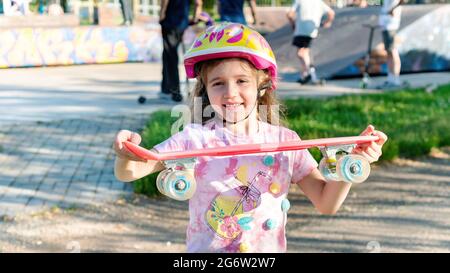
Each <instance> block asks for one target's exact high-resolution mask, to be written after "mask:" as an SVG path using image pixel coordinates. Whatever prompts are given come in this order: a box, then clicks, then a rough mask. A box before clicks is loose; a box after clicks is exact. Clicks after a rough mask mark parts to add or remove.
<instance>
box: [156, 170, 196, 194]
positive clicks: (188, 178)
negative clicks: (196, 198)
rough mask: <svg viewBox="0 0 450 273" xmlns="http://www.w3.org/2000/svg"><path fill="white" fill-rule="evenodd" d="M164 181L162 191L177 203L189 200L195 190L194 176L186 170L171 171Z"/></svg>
mask: <svg viewBox="0 0 450 273" xmlns="http://www.w3.org/2000/svg"><path fill="white" fill-rule="evenodd" d="M164 180H165V181H164V182H165V183H164V191H165V192H166V193H167V195H168V196H169V197H171V198H173V199H175V200H179V201H183V200H187V199H190V198H191V197H192V196H193V195H194V193H195V190H196V188H197V184H196V183H195V178H194V176H193V175H192V174H191V172H189V171H186V170H183V171H179V170H176V171H173V172H171V173H170V174H169V175H168V176H167V177H166V178H165V179H164Z"/></svg>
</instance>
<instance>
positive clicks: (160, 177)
mask: <svg viewBox="0 0 450 273" xmlns="http://www.w3.org/2000/svg"><path fill="white" fill-rule="evenodd" d="M170 172H171V170H167V169H166V170H163V171H161V172H160V173H159V174H158V177H157V178H156V188H157V189H158V191H159V192H160V193H162V194H164V195H166V196H167V194H166V192H165V191H164V184H165V182H164V181H165V179H166V177H167V175H168V174H170Z"/></svg>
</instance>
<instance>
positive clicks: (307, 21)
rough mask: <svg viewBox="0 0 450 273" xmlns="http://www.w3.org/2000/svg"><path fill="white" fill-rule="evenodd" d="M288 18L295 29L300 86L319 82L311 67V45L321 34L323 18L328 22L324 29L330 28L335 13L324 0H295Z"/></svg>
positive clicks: (294, 42) (294, 41)
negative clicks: (320, 28)
mask: <svg viewBox="0 0 450 273" xmlns="http://www.w3.org/2000/svg"><path fill="white" fill-rule="evenodd" d="M286 15H287V18H288V20H289V22H290V23H291V25H292V27H293V28H294V38H293V41H292V44H293V45H294V46H296V47H297V48H298V51H297V56H298V58H299V59H300V77H299V79H298V80H297V82H298V83H300V84H306V83H309V82H313V83H316V82H318V79H317V76H316V73H315V69H314V67H313V66H312V65H311V56H310V45H311V41H312V40H313V39H315V38H316V37H317V35H318V33H319V27H320V26H321V24H322V23H321V21H322V17H323V16H324V15H326V20H325V21H324V22H323V24H322V27H324V28H329V27H330V26H331V24H332V22H333V20H334V11H333V10H332V9H331V8H330V7H329V6H328V5H327V4H325V3H324V2H323V1H322V0H294V4H293V5H292V7H291V8H290V9H289V11H288V12H287V14H286Z"/></svg>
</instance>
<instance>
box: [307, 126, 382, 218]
mask: <svg viewBox="0 0 450 273" xmlns="http://www.w3.org/2000/svg"><path fill="white" fill-rule="evenodd" d="M361 135H362V136H364V135H376V136H378V137H379V140H378V141H376V142H371V143H370V144H364V145H361V146H357V147H356V148H355V149H354V150H353V153H355V154H359V155H362V156H364V157H365V158H366V159H367V160H368V161H369V162H370V163H372V162H375V161H377V160H378V158H379V157H380V156H381V147H382V146H383V144H384V143H385V142H386V140H387V136H386V135H385V134H384V133H383V132H381V131H376V130H375V127H373V126H372V125H369V126H368V127H367V128H366V130H364V131H363V132H362V133H361ZM299 186H300V189H301V190H302V191H303V192H304V193H305V194H306V196H307V197H308V198H309V199H310V200H311V202H312V203H313V205H314V206H315V207H316V209H317V210H318V211H319V212H320V213H322V214H335V213H336V212H337V211H338V210H339V208H340V207H341V205H342V203H344V200H345V198H346V197H347V194H348V192H349V191H350V188H351V184H350V183H345V182H326V181H325V179H324V178H323V176H322V174H321V173H320V172H319V170H318V169H314V170H313V171H312V172H311V173H310V174H309V175H308V176H306V177H305V178H304V179H302V180H301V181H300V183H299Z"/></svg>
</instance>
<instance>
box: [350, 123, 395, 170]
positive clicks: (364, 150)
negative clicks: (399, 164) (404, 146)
mask: <svg viewBox="0 0 450 273" xmlns="http://www.w3.org/2000/svg"><path fill="white" fill-rule="evenodd" d="M360 135H361V136H371V135H372V136H378V137H379V140H377V141H372V142H370V143H364V144H359V145H357V146H356V147H355V149H353V152H352V153H354V154H359V155H362V156H364V157H365V158H366V159H367V160H368V161H369V162H370V163H372V162H375V161H378V159H379V158H380V156H381V154H382V153H381V148H382V147H383V144H384V143H385V142H386V141H387V139H388V137H387V136H386V134H385V133H383V132H381V131H377V130H375V127H374V126H373V125H369V126H367V128H366V129H365V130H364V131H363V132H362V133H361V134H360Z"/></svg>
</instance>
